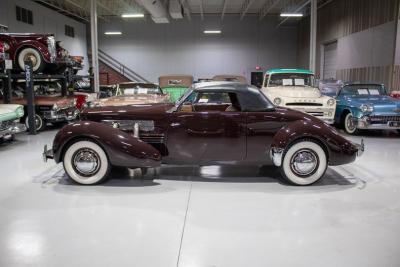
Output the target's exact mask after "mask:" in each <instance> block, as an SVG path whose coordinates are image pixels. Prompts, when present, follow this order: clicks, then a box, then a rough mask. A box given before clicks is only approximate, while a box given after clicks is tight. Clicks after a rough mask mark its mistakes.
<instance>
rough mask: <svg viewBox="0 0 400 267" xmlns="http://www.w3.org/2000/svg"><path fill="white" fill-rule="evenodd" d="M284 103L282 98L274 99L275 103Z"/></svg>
mask: <svg viewBox="0 0 400 267" xmlns="http://www.w3.org/2000/svg"><path fill="white" fill-rule="evenodd" d="M281 103H282V99H280V98H279V97H277V98H275V99H274V104H275V105H277V106H279V105H280V104H281Z"/></svg>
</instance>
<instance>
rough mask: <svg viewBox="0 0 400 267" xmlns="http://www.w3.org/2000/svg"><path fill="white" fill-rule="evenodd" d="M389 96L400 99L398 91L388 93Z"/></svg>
mask: <svg viewBox="0 0 400 267" xmlns="http://www.w3.org/2000/svg"><path fill="white" fill-rule="evenodd" d="M390 96H391V97H393V98H398V99H400V91H392V92H391V93H390Z"/></svg>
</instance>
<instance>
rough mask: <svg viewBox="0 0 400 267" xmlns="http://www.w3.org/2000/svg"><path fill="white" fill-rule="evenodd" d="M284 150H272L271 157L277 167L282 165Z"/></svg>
mask: <svg viewBox="0 0 400 267" xmlns="http://www.w3.org/2000/svg"><path fill="white" fill-rule="evenodd" d="M283 151H284V149H283V148H271V150H270V157H271V160H272V162H273V163H274V165H275V166H276V167H280V166H281V165H282V156H283Z"/></svg>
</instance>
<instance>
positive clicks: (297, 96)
mask: <svg viewBox="0 0 400 267" xmlns="http://www.w3.org/2000/svg"><path fill="white" fill-rule="evenodd" d="M261 91H262V92H263V93H264V95H266V96H267V97H268V98H269V99H270V100H271V101H272V102H273V103H274V104H275V105H277V106H281V107H286V108H291V109H295V110H299V111H302V112H304V113H307V114H310V115H313V116H315V117H317V118H319V119H321V120H323V121H325V122H326V123H329V124H333V122H334V117H335V110H336V101H335V99H334V98H332V97H329V96H323V95H322V94H321V92H320V91H319V89H318V88H317V87H315V86H314V73H313V72H311V71H309V70H303V69H273V70H269V71H267V73H266V74H265V76H264V82H263V87H262V88H261Z"/></svg>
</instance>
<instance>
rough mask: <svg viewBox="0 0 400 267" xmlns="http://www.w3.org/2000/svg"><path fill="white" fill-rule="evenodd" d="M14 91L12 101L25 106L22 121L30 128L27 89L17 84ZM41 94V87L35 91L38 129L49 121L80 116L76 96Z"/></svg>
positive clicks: (59, 121)
mask: <svg viewBox="0 0 400 267" xmlns="http://www.w3.org/2000/svg"><path fill="white" fill-rule="evenodd" d="M0 92H1V94H0V101H2V98H3V93H2V91H0ZM12 93H13V95H12V99H11V103H12V104H18V105H22V106H24V110H25V115H24V117H22V121H23V122H25V125H26V127H27V128H28V127H29V123H28V112H27V108H28V100H27V98H26V96H25V90H23V89H22V88H21V87H20V86H17V87H16V88H14V90H13V91H12ZM41 94H42V92H41V91H40V89H38V91H37V92H35V111H36V115H35V124H36V130H37V131H41V130H43V129H44V128H45V127H46V124H47V123H52V124H57V123H62V122H69V121H73V120H75V119H76V118H77V117H78V115H79V110H78V109H77V108H76V100H75V98H68V97H62V96H59V95H53V96H52V95H48V94H44V95H41Z"/></svg>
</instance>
